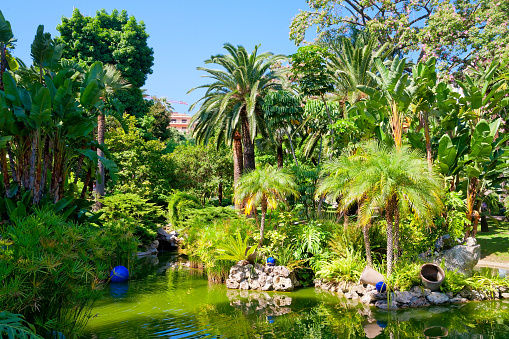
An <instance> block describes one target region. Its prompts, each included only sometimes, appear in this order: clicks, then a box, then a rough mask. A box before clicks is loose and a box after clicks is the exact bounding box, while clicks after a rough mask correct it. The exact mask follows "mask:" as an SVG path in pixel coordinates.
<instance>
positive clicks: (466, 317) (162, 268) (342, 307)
mask: <svg viewBox="0 0 509 339" xmlns="http://www.w3.org/2000/svg"><path fill="white" fill-rule="evenodd" d="M178 260H179V257H178V256H175V255H171V254H163V255H159V257H158V262H152V263H150V262H147V263H145V266H144V269H143V271H142V272H141V273H140V274H138V278H135V279H133V280H131V281H130V282H129V283H126V284H112V285H110V286H109V288H106V289H105V291H104V295H103V296H102V298H101V299H100V300H98V301H97V302H96V303H95V305H94V309H93V313H92V314H94V315H96V316H95V317H94V318H93V319H92V320H91V321H90V323H89V324H88V326H87V328H86V329H85V337H86V338H117V339H118V338H509V301H507V300H502V301H485V302H471V303H468V304H464V305H456V306H434V307H428V308H420V309H405V310H400V311H390V312H388V311H380V310H376V309H374V308H369V307H366V306H363V305H361V304H358V303H356V302H354V301H351V300H346V299H343V298H339V297H338V296H336V295H333V294H330V293H328V292H323V291H319V290H315V289H314V288H302V289H299V290H297V291H294V292H291V293H275V292H248V291H237V290H227V289H226V287H225V286H224V285H219V284H211V283H209V282H208V281H207V278H206V277H205V276H204V275H203V272H201V271H200V270H193V269H188V268H182V267H181V268H175V267H172V266H173V265H175V263H176V262H177V261H178Z"/></svg>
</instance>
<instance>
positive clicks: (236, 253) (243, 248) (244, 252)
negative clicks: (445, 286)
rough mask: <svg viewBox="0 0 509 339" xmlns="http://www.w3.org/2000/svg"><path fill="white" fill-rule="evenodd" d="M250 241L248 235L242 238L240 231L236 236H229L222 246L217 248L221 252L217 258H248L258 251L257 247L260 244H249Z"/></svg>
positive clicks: (235, 259)
mask: <svg viewBox="0 0 509 339" xmlns="http://www.w3.org/2000/svg"><path fill="white" fill-rule="evenodd" d="M248 241H249V238H248V237H245V238H244V239H242V236H241V235H240V233H238V232H237V234H236V236H235V237H233V236H229V237H227V238H226V239H225V240H224V241H223V242H222V243H221V245H220V246H221V247H219V248H218V249H217V251H218V252H219V253H220V255H219V256H218V257H217V259H221V260H233V261H240V260H246V259H247V258H248V257H249V256H250V255H251V254H253V253H254V252H255V251H256V247H258V245H253V246H248V244H247V243H248Z"/></svg>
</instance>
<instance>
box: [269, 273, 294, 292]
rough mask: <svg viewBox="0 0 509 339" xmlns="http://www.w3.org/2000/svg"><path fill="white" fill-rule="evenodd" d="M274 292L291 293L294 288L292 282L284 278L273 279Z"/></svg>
mask: <svg viewBox="0 0 509 339" xmlns="http://www.w3.org/2000/svg"><path fill="white" fill-rule="evenodd" d="M273 285H274V291H283V292H289V291H293V289H294V286H293V284H292V280H291V279H290V278H285V277H281V276H278V277H275V278H274V282H273Z"/></svg>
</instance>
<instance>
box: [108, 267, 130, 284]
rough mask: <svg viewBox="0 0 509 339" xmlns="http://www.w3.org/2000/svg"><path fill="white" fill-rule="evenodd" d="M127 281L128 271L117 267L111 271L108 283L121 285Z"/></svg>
mask: <svg viewBox="0 0 509 339" xmlns="http://www.w3.org/2000/svg"><path fill="white" fill-rule="evenodd" d="M128 279H129V270H128V269H127V268H125V267H124V266H117V267H115V268H114V269H112V270H111V273H110V281H111V282H113V283H121V282H124V281H127V280H128Z"/></svg>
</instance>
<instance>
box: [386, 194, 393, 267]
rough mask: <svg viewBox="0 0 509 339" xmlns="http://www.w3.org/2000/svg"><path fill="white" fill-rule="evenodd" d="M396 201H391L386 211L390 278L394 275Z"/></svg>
mask: <svg viewBox="0 0 509 339" xmlns="http://www.w3.org/2000/svg"><path fill="white" fill-rule="evenodd" d="M393 200H394V199H391V201H389V203H388V204H387V208H386V210H385V219H386V221H387V275H388V276H390V275H391V274H392V264H393V255H394V247H393V241H394V236H393V217H394V215H393V213H394V205H395V204H394V201H393Z"/></svg>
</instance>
